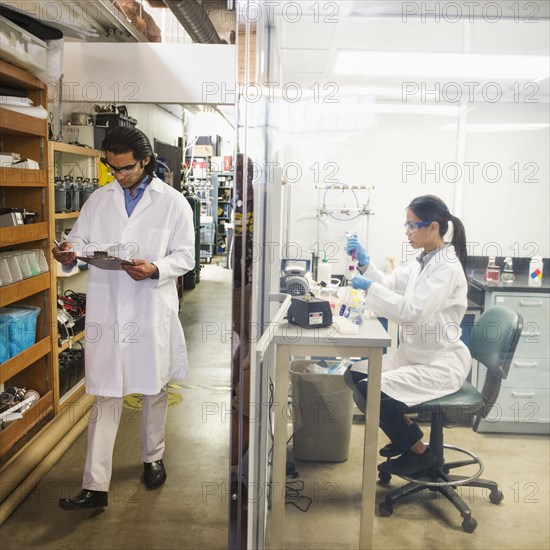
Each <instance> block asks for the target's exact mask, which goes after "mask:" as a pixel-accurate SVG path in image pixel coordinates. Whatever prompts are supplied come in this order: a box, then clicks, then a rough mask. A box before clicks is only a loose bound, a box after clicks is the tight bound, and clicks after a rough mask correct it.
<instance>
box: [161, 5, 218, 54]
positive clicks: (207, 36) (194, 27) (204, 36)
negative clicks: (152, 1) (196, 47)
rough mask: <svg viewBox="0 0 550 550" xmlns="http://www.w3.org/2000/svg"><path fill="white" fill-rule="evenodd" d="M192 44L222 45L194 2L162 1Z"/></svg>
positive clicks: (207, 18) (214, 30) (206, 15)
mask: <svg viewBox="0 0 550 550" xmlns="http://www.w3.org/2000/svg"><path fill="white" fill-rule="evenodd" d="M164 3H165V4H166V5H167V6H168V7H169V8H170V9H171V10H172V13H173V14H174V15H175V16H176V18H177V20H178V21H179V22H180V23H181V24H182V25H183V27H184V28H185V30H186V31H187V33H188V34H189V36H190V37H191V38H192V39H193V41H194V42H199V43H200V44H224V43H225V42H224V41H223V40H222V39H221V38H220V37H219V35H218V33H217V32H216V29H215V28H214V25H213V24H212V21H210V19H209V17H208V14H207V13H206V11H205V10H204V8H203V7H202V6H201V5H200V4H197V2H195V0H164Z"/></svg>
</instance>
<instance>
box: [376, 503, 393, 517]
mask: <svg viewBox="0 0 550 550" xmlns="http://www.w3.org/2000/svg"><path fill="white" fill-rule="evenodd" d="M378 511H379V513H380V517H383V518H389V517H390V516H391V515H392V514H393V506H390V505H389V504H387V503H385V502H381V503H380V504H379V505H378Z"/></svg>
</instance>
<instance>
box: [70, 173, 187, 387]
mask: <svg viewBox="0 0 550 550" xmlns="http://www.w3.org/2000/svg"><path fill="white" fill-rule="evenodd" d="M67 240H68V241H69V242H71V243H73V244H74V245H75V249H76V250H77V251H79V250H82V249H83V251H84V252H85V253H86V252H87V253H88V255H90V254H92V253H93V251H94V250H103V249H105V247H107V246H109V245H113V244H116V243H120V244H119V245H118V251H117V252H118V254H119V256H120V257H123V258H126V257H128V258H130V259H132V258H133V259H145V260H147V261H149V262H152V263H154V264H155V265H156V266H157V267H158V270H159V279H158V280H154V279H144V280H143V281H134V280H133V279H132V278H131V277H130V276H129V275H128V274H127V273H126V272H125V271H123V270H117V271H109V270H104V269H99V268H97V267H93V266H90V268H89V277H88V287H87V295H86V352H85V359H86V363H85V364H86V391H87V392H88V393H90V394H93V395H100V396H105V397H121V396H123V395H128V394H130V393H143V394H146V395H156V394H158V393H159V392H160V391H161V389H162V387H163V386H165V385H166V384H167V383H168V382H169V381H170V380H176V379H184V378H185V377H186V375H187V371H188V367H187V347H186V344H185V337H184V334H183V329H182V326H181V322H180V320H179V317H178V306H179V304H178V297H177V290H176V278H177V277H178V276H180V275H183V274H184V273H186V272H188V271H189V270H191V269H192V268H193V267H194V265H195V259H194V258H195V252H194V246H195V233H194V226H193V213H192V210H191V207H190V206H189V204H188V202H187V201H186V200H185V198H184V197H183V196H182V195H181V193H178V192H177V191H176V190H175V189H173V188H172V187H169V186H168V185H166V184H165V183H164V182H163V181H161V180H160V179H158V178H153V179H152V180H151V182H150V183H149V185H147V187H146V189H145V190H144V192H143V196H142V197H141V199H140V200H139V202H138V204H137V205H136V207H135V209H134V211H133V212H132V215H131V216H130V217H128V214H127V213H126V209H125V203H124V191H123V190H122V188H121V187H120V185H119V184H118V182H117V181H114V182H112V183H110V184H108V185H106V186H105V187H102V188H100V189H98V190H97V191H95V192H94V193H93V194H92V195H91V196H90V198H89V199H88V200H87V201H86V203H85V204H84V206H83V208H82V211H81V213H80V216H79V218H78V220H77V222H76V223H75V225H74V226H73V229H72V230H71V232H70V234H69V235H68V237H67Z"/></svg>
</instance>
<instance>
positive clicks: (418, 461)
mask: <svg viewBox="0 0 550 550" xmlns="http://www.w3.org/2000/svg"><path fill="white" fill-rule="evenodd" d="M436 463H437V456H436V454H435V453H434V452H433V451H432V450H431V449H430V448H429V447H428V448H427V449H426V451H424V453H423V454H421V455H418V454H416V453H413V452H412V451H406V452H405V453H403V454H402V455H401V456H400V457H399V458H393V459H391V460H386V462H383V463H382V464H379V465H378V471H379V472H384V473H386V474H394V475H397V476H399V475H405V476H409V475H411V474H415V473H417V472H420V471H422V470H427V469H428V468H431V467H432V466H435V465H436Z"/></svg>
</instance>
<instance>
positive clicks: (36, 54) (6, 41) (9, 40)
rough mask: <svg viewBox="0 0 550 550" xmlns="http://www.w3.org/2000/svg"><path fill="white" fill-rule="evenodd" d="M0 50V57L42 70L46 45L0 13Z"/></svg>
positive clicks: (25, 67) (46, 51)
mask: <svg viewBox="0 0 550 550" xmlns="http://www.w3.org/2000/svg"><path fill="white" fill-rule="evenodd" d="M0 23H1V24H0V52H1V56H2V59H5V60H6V61H10V62H11V63H13V64H14V65H18V66H19V67H23V68H24V69H30V70H43V69H44V67H45V66H46V61H47V57H48V46H47V44H46V42H44V41H43V40H40V39H39V38H37V37H36V36H34V35H33V34H30V33H28V32H27V31H26V30H24V29H22V28H21V27H19V26H18V25H16V24H15V23H13V22H12V21H10V20H9V19H6V18H5V17H2V16H1V15H0Z"/></svg>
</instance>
